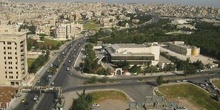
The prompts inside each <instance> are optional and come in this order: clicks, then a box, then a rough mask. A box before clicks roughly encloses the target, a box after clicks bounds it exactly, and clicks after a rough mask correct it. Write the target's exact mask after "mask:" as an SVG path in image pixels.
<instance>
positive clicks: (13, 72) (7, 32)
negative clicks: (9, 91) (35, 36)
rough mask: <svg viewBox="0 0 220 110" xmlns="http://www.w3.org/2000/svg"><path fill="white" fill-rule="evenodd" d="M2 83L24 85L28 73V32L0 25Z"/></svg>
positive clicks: (0, 73)
mask: <svg viewBox="0 0 220 110" xmlns="http://www.w3.org/2000/svg"><path fill="white" fill-rule="evenodd" d="M0 61H1V62H0V70H1V71H0V75H1V77H0V85H22V81H23V80H25V79H26V77H27V74H28V66H27V41H26V33H25V32H18V31H16V29H15V28H14V27H13V26H7V25H5V26H1V25H0Z"/></svg>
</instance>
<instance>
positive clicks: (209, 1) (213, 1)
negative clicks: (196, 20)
mask: <svg viewBox="0 0 220 110" xmlns="http://www.w3.org/2000/svg"><path fill="white" fill-rule="evenodd" d="M10 1H20V2H40V1H46V2H99V1H101V2H107V3H143V4H145V3H158V4H182V5H195V6H208V7H216V8H220V1H219V0H199V2H198V0H178V1H177V0H136V1H133V0H123V1H118V0H89V1H88V0H10Z"/></svg>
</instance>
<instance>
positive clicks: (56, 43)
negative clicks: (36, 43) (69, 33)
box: [44, 38, 62, 45]
mask: <svg viewBox="0 0 220 110" xmlns="http://www.w3.org/2000/svg"><path fill="white" fill-rule="evenodd" d="M60 43H62V41H56V40H51V39H47V38H44V44H49V45H59V44H60Z"/></svg>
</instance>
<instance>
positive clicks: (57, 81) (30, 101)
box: [15, 38, 85, 110]
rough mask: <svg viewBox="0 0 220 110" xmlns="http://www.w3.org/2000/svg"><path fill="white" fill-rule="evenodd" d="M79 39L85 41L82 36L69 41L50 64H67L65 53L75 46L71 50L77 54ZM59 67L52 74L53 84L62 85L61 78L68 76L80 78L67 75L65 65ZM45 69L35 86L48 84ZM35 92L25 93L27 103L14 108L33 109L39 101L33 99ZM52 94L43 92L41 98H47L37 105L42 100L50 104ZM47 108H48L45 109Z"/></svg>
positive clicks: (20, 109) (76, 79)
mask: <svg viewBox="0 0 220 110" xmlns="http://www.w3.org/2000/svg"><path fill="white" fill-rule="evenodd" d="M80 40H82V41H84V42H85V40H83V38H82V39H78V40H76V41H74V42H73V43H70V44H69V45H67V46H66V47H65V48H64V49H63V51H62V52H60V53H63V52H64V54H60V55H58V57H57V58H56V60H55V61H54V62H52V64H61V63H62V62H63V63H64V62H65V64H67V65H69V62H68V61H67V59H70V56H69V57H68V58H66V57H67V56H66V55H67V54H68V53H70V51H71V49H73V48H76V52H73V53H72V54H77V51H79V50H77V49H79V48H77V47H79V46H78V45H76V44H78V42H79V41H80ZM82 41H80V42H82ZM64 56H65V57H64ZM65 59H66V60H65ZM73 62H74V58H73V59H71V63H73ZM49 65H50V64H49ZM49 65H45V66H46V67H49ZM60 67H61V68H60V69H59V71H58V72H57V73H56V75H55V76H53V77H54V78H55V79H54V83H55V86H60V85H64V84H65V83H66V82H65V81H64V80H63V79H68V78H70V80H73V81H79V80H80V79H79V78H74V77H68V72H67V71H66V67H65V66H60ZM46 69H47V68H46ZM46 69H45V71H44V74H43V76H42V77H41V78H39V79H40V83H38V84H36V85H37V86H46V85H48V81H47V80H46V77H47V76H48V75H49V73H48V72H47V71H46ZM39 77H40V76H39ZM36 94H37V93H36V92H31V93H28V94H27V95H26V97H25V98H26V102H28V105H25V103H20V104H19V105H18V106H17V107H16V108H15V110H31V109H33V107H34V106H36V104H38V103H39V102H35V101H33V98H34V96H35V95H36ZM54 96H55V95H51V94H49V93H47V94H43V97H42V100H44V99H45V97H47V98H46V99H47V100H44V101H41V102H40V103H39V105H40V106H41V103H42V102H46V103H50V104H48V105H47V104H46V103H43V105H44V104H45V105H46V106H49V105H51V102H53V99H54V98H55V97H54ZM43 105H42V107H46V106H43ZM52 106H53V105H52ZM52 106H49V107H50V108H52ZM37 110H42V109H37ZM47 110H49V109H47Z"/></svg>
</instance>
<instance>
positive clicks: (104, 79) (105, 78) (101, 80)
mask: <svg viewBox="0 0 220 110" xmlns="http://www.w3.org/2000/svg"><path fill="white" fill-rule="evenodd" d="M107 81H108V77H103V78H101V79H100V80H99V82H101V83H106V82H107Z"/></svg>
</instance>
